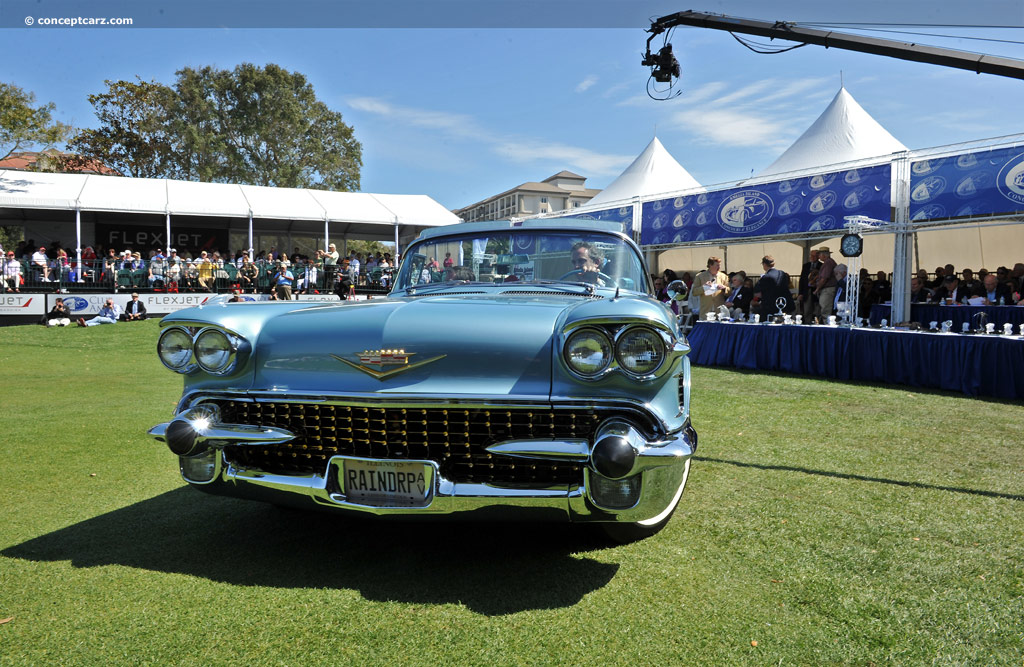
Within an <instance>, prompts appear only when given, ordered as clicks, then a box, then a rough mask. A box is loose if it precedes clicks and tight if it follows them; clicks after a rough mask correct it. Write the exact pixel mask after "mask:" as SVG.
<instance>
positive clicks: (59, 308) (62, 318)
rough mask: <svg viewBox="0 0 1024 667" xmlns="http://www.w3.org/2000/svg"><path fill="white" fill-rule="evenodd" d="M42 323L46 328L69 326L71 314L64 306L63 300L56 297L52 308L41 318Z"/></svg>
mask: <svg viewBox="0 0 1024 667" xmlns="http://www.w3.org/2000/svg"><path fill="white" fill-rule="evenodd" d="M43 322H44V323H45V324H46V326H48V327H66V326H67V325H69V324H71V313H70V312H69V311H68V307H67V306H65V305H64V299H62V298H60V297H57V300H56V301H54V302H53V308H51V309H50V312H48V313H47V314H46V316H45V317H43Z"/></svg>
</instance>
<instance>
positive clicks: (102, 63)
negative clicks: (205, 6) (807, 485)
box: [0, 0, 1024, 208]
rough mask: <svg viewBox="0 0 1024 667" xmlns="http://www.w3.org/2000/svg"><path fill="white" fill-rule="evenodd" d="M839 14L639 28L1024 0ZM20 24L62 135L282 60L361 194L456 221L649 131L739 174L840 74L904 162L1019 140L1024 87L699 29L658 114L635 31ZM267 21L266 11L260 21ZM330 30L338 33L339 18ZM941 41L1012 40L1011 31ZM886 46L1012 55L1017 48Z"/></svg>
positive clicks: (540, 20) (934, 19)
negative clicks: (128, 95)
mask: <svg viewBox="0 0 1024 667" xmlns="http://www.w3.org/2000/svg"><path fill="white" fill-rule="evenodd" d="M481 2H483V0H481ZM609 2H612V3H614V2H615V0H609ZM31 4H32V5H33V6H52V4H51V5H42V4H41V3H39V2H35V3H31ZM108 4H109V3H108ZM222 4H223V3H222ZM307 4H308V3H307ZM357 4H358V3H357ZM418 4H420V5H422V4H424V3H418ZM426 4H428V5H429V3H426ZM832 4H836V5H837V3H809V2H788V3H787V2H758V3H755V2H743V1H736V2H731V1H717V2H705V4H704V5H703V6H697V5H684V4H679V5H672V4H671V3H669V4H668V5H666V3H665V2H664V1H663V0H657V2H652V3H651V9H652V10H653V11H651V12H650V13H648V12H641V14H642V15H643V16H645V17H646V16H650V15H659V14H661V13H668V12H671V11H677V10H682V9H690V8H692V9H697V10H701V11H709V12H720V13H728V14H732V15H737V16H744V17H750V18H759V19H764V20H777V19H786V20H802V21H810V20H814V21H829V22H849V21H877V22H910V21H915V22H918V21H919V22H924V23H971V24H980V23H985V24H989V25H996V24H998V25H1016V26H1022V25H1024V9H1022V8H1021V7H1022V5H1021V3H1019V2H1002V1H992V2H984V1H982V2H976V3H970V4H967V3H954V2H931V3H927V2H916V1H915V2H903V3H900V2H895V1H892V2H874V1H872V0H869V1H867V2H860V3H848V4H849V5H850V6H848V7H845V8H842V7H829V6H825V7H823V6H822V5H832ZM504 5H506V9H507V8H508V6H511V7H512V8H513V9H514V8H516V7H519V8H520V9H522V10H523V11H529V12H531V14H530V17H529V21H527V22H528V23H530V24H531V25H545V24H550V23H572V21H571V20H568V19H566V18H565V17H561V18H557V20H553V21H546V18H545V16H543V10H544V7H545V6H551V5H559V6H560V7H561V8H562V9H565V8H568V9H571V10H573V11H575V12H587V7H588V5H587V3H582V2H574V1H573V0H565V1H564V2H557V0H553V1H552V3H550V5H545V3H532V4H526V3H525V2H514V1H512V0H509V1H508V2H505V3H504ZM26 6H27V4H26ZM131 6H132V5H131V4H130V3H122V4H121V5H120V7H121V8H126V9H120V10H119V11H124V12H130V11H131ZM233 6H234V7H238V8H244V7H246V6H247V5H245V4H238V3H236V4H235V5H233ZM275 6H277V5H275ZM279 6H280V7H287V6H288V5H287V4H284V3H281V4H280V5H279ZM643 6H644V5H643V3H639V2H634V3H633V4H632V5H631V7H643ZM854 6H855V7H854ZM103 10H106V11H110V7H109V6H105V7H103ZM20 11H21V8H19V7H15V8H13V9H12V6H11V4H10V3H7V7H6V11H4V12H3V13H2V14H0V19H2V20H0V26H2V27H0V39H3V41H4V44H5V46H6V48H5V56H4V59H3V65H2V67H0V80H2V81H6V82H11V83H15V84H17V85H19V86H22V87H23V88H26V89H28V90H31V91H33V92H35V93H36V95H37V97H38V99H39V100H40V101H52V102H54V103H56V105H57V109H58V117H59V118H60V119H61V120H63V121H64V122H68V123H71V124H73V125H76V126H79V127H88V126H92V125H94V124H95V117H94V115H93V113H92V109H91V107H90V105H89V104H88V102H87V99H86V98H87V96H88V95H89V94H90V93H96V92H100V91H102V90H104V83H103V81H104V80H105V79H112V80H116V79H134V78H135V77H140V78H142V79H147V80H148V79H152V80H157V81H161V82H165V83H171V82H173V79H174V72H175V70H177V69H179V68H181V67H184V66H187V65H190V66H197V67H198V66H204V65H214V66H217V67H222V68H232V67H234V66H235V65H237V64H238V63H241V62H253V63H257V64H265V63H271V62H272V63H277V64H279V65H281V66H283V67H285V68H288V69H290V70H294V71H299V72H302V73H303V74H305V75H306V76H307V77H308V78H309V80H310V81H311V83H312V84H313V86H314V87H315V89H316V91H317V94H318V96H319V97H320V99H322V100H323V101H324V102H326V103H327V104H328V105H329V106H330V107H332V108H333V109H335V110H338V111H340V112H341V113H342V114H343V116H344V119H345V120H346V122H348V123H349V124H351V125H353V126H354V127H355V132H356V136H357V138H358V139H359V140H360V141H361V142H362V144H363V151H364V166H363V171H362V187H363V190H364V191H367V192H381V193H423V194H427V195H430V196H432V197H434V198H435V199H437V200H438V201H439V202H441V203H442V204H443V205H445V206H447V207H449V208H458V207H462V206H467V205H469V204H472V203H474V202H475V201H478V200H480V199H483V198H485V197H488V196H490V195H492V194H496V193H498V192H500V191H503V190H506V189H509V188H511V187H514V186H516V185H518V184H519V183H522V182H524V181H534V180H541V179H543V178H546V177H547V176H550V175H552V174H554V173H556V172H558V171H560V170H562V169H569V170H572V171H575V172H577V173H579V174H581V175H584V176H586V177H587V179H588V180H587V184H588V186H590V187H596V188H601V187H604V186H606V185H607V184H608V183H610V182H611V181H612V180H613V179H614V178H615V177H616V176H617V175H618V174H619V173H620V172H621V171H622V170H623V169H624V168H625V167H626V166H628V164H629V163H630V162H631V161H632V159H633V158H634V157H635V156H636V155H637V154H638V153H639V152H640V151H641V150H643V148H644V147H645V146H646V145H647V143H648V142H649V141H650V139H651V137H653V136H654V135H655V132H656V133H657V136H658V137H659V138H660V139H661V141H662V143H663V144H664V145H665V147H666V148H667V149H668V150H669V152H670V153H672V155H673V156H674V157H675V158H676V159H677V160H678V161H679V162H680V163H681V164H682V165H683V166H684V167H685V168H686V169H687V170H688V171H689V172H690V173H691V174H692V175H693V176H694V177H695V178H696V179H697V180H698V181H700V182H701V183H703V184H705V185H711V184H715V183H720V182H725V181H730V180H736V179H740V178H743V177H746V176H749V175H750V174H751V172H752V171H759V170H761V169H762V168H764V167H765V166H767V165H768V164H770V163H771V162H772V161H773V160H774V159H775V158H776V157H778V155H779V154H781V153H782V151H783V150H785V148H786V147H787V146H789V144H790V143H791V142H792V141H793V140H794V139H796V138H797V137H798V136H799V135H800V134H801V133H802V132H803V131H804V130H805V129H806V128H807V127H808V126H809V125H810V123H811V122H813V120H814V119H815V118H816V117H817V116H818V114H820V113H821V111H822V110H823V109H824V108H825V106H826V105H827V104H828V102H829V101H830V100H831V98H832V97H833V96H834V95H835V93H836V91H837V90H838V88H839V82H840V72H842V73H843V74H842V76H843V79H844V81H845V84H846V87H847V89H848V90H849V91H850V93H851V94H852V95H853V96H854V97H855V98H856V99H857V100H858V101H859V102H860V103H861V105H862V106H863V107H864V108H865V109H866V110H867V111H868V112H869V113H870V114H872V115H873V116H874V117H875V119H876V120H878V121H879V122H880V123H881V124H882V125H883V126H885V127H886V128H887V129H888V130H889V131H890V132H891V133H892V134H893V135H894V136H895V137H896V138H897V139H899V140H900V141H902V142H903V143H904V144H905V145H907V146H908V147H910V148H926V147H931V146H938V145H944V144H949V143H956V142H961V141H968V140H973V139H981V138H986V137H994V136H1001V135H1006V134H1012V133H1017V132H1022V131H1024V122H1022V121H1021V118H1022V117H1024V115H1022V111H1021V109H1022V108H1024V88H1022V86H1024V83H1022V82H1021V81H1019V80H1012V79H1006V78H1000V77H995V76H989V75H977V74H973V73H970V72H963V71H958V70H951V69H944V68H940V67H937V66H933V65H925V64H917V63H910V62H902V61H897V60H892V59H888V58H883V57H879V56H871V55H864V54H857V53H851V52H843V51H837V50H835V49H828V50H826V49H823V48H820V47H815V46H807V47H805V48H802V49H797V50H795V51H793V52H790V53H786V54H780V55H757V54H755V53H752V52H751V51H749V50H747V49H745V48H744V47H742V46H741V45H740V44H738V43H737V42H736V41H735V40H734V39H733V38H732V37H731V36H730V35H729V34H727V33H723V32H717V31H708V30H699V29H694V28H679V29H677V30H676V31H675V33H674V36H673V39H672V43H673V46H674V48H675V52H676V55H677V57H678V58H679V60H680V63H681V66H682V70H683V76H682V81H681V84H680V89H681V90H682V95H680V96H679V97H676V98H674V99H672V100H669V101H664V102H659V101H654V100H651V99H650V98H648V97H647V94H646V92H645V85H646V81H647V71H646V69H645V68H643V67H641V66H640V54H641V51H642V50H643V48H644V45H645V41H646V38H647V35H646V33H644V31H643V27H645V26H646V23H645V21H644V20H642V19H641V20H639V21H637V23H638V25H637V27H635V28H629V27H613V28H603V27H596V28H595V27H591V28H505V27H488V28H484V27H472V26H471V27H458V28H452V27H438V28H418V29H416V28H414V29H409V28H401V29H387V28H373V29H371V28H321V29H313V28H312V27H305V28H304V27H298V28H295V27H292V28H278V29H273V28H259V29H254V28H246V27H230V26H229V27H221V28H213V27H201V24H202V20H201V19H198V18H197V19H196V20H195V21H194V22H195V23H197V24H199V25H198V27H188V28H175V29H160V28H156V29H142V28H131V29H101V28H74V29H57V28H40V27H38V26H37V27H35V28H27V27H24V26H22V27H7V26H16V25H18V23H17V22H16V21H13V20H12V16H13V15H14V14H17V13H18V12H20ZM36 11H39V10H36ZM79 13H80V12H79ZM272 13H273V12H271V13H270V14H268V15H267V16H264V18H267V19H268V20H267V23H269V24H271V25H273V24H274V23H273V21H270V20H269V18H272V16H271V14H272ZM538 13H539V14H538ZM111 15H122V14H120V13H116V12H115V13H113V14H111ZM129 15H130V14H129ZM314 15H315V12H314ZM304 20H306V21H309V19H304ZM630 20H633V19H630ZM616 21H618V22H619V23H621V22H622V21H619V20H618V19H616ZM616 21H610V22H611V23H615V22H616ZM440 22H441V23H445V21H440ZM626 22H627V23H628V22H629V21H626ZM229 23H230V21H229ZM284 23H287V21H285V22H284ZM326 23H327V24H329V25H330V24H333V25H337V24H341V23H344V22H343V21H342V22H339V21H337V17H333V18H332V20H328V21H326ZM447 23H448V25H455V24H459V21H457V20H454V21H447ZM470 23H474V21H470ZM597 23H600V21H597ZM921 31H926V30H924V29H921ZM932 31H935V30H934V29H933V30H932ZM941 31H942V32H946V33H953V32H956V33H958V34H961V35H969V36H990V37H996V38H999V39H1009V40H1018V41H1022V40H1024V28H1020V27H1017V28H1016V29H974V30H970V31H963V30H959V31H956V30H953V29H951V28H942V29H941ZM891 37H893V38H898V39H907V40H910V39H914V40H919V41H921V42H924V43H931V44H938V45H943V46H949V47H952V48H959V49H964V50H970V51H985V52H990V53H995V54H998V55H1002V56H1007V57H1014V58H1020V59H1024V47H1022V46H1021V45H1019V44H992V43H987V42H974V41H968V40H964V39H952V40H949V39H939V38H926V37H913V38H910V37H900V36H898V35H892V36H891ZM654 44H656V45H657V44H660V38H658V39H656V40H655V42H654Z"/></svg>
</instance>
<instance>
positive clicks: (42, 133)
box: [0, 82, 71, 160]
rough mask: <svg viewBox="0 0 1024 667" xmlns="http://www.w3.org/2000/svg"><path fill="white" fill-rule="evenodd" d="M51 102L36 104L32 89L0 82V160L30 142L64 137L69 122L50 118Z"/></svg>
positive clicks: (54, 141)
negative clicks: (65, 122)
mask: <svg viewBox="0 0 1024 667" xmlns="http://www.w3.org/2000/svg"><path fill="white" fill-rule="evenodd" d="M55 108H56V107H55V106H54V104H53V102H50V103H48V104H42V105H39V106H37V105H36V96H35V93H31V92H26V91H25V90H23V89H21V88H19V87H18V86H15V85H13V84H10V83H3V82H0V160H2V159H4V158H7V157H9V156H10V155H11V153H15V152H18V151H21V150H25V149H26V148H31V147H33V146H41V147H43V148H46V147H49V146H53V145H54V144H58V143H60V142H62V141H64V140H65V139H66V138H67V137H68V135H69V134H70V133H71V126H70V125H65V124H64V123H61V122H59V121H56V120H54V119H53V110H54V109H55Z"/></svg>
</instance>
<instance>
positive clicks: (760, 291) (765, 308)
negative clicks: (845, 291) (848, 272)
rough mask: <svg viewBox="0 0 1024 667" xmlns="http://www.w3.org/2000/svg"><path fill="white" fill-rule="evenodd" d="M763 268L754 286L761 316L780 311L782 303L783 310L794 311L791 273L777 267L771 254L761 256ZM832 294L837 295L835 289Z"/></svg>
mask: <svg viewBox="0 0 1024 667" xmlns="http://www.w3.org/2000/svg"><path fill="white" fill-rule="evenodd" d="M761 268H762V269H764V275H762V276H761V279H760V280H758V281H757V285H755V286H754V296H756V297H757V298H758V299H760V314H761V317H762V318H768V317H770V316H772V315H775V314H776V313H778V312H779V310H780V304H781V310H782V312H784V313H788V312H792V310H793V294H792V293H791V292H790V291H789V274H788V273H786V272H785V271H782V270H780V269H776V268H775V258H774V257H772V256H771V255H765V256H764V257H762V258H761ZM832 295H833V297H834V296H835V290H832ZM779 299H782V301H779Z"/></svg>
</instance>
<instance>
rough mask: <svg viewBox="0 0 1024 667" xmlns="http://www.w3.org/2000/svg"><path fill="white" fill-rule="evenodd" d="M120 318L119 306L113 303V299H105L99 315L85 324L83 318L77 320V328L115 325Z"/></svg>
mask: <svg viewBox="0 0 1024 667" xmlns="http://www.w3.org/2000/svg"><path fill="white" fill-rule="evenodd" d="M120 317H121V306H119V305H117V304H116V303H114V300H113V299H107V300H106V301H104V302H103V307H102V308H100V312H99V314H97V315H96V317H94V318H92V319H91V320H89V321H88V322H86V321H85V320H84V319H83V318H81V317H79V318H78V326H80V327H94V326H97V325H100V324H117V320H118V319H119V318H120Z"/></svg>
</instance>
